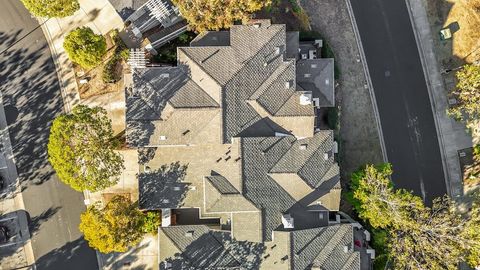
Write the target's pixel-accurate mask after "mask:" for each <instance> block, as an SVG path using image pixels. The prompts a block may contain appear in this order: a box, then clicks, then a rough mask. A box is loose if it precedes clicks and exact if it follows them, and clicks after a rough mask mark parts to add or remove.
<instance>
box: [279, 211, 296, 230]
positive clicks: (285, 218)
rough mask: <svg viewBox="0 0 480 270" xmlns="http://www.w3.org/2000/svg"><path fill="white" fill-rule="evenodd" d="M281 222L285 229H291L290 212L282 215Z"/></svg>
mask: <svg viewBox="0 0 480 270" xmlns="http://www.w3.org/2000/svg"><path fill="white" fill-rule="evenodd" d="M282 224H283V228H285V229H293V228H294V225H293V217H292V216H291V215H290V214H283V215H282Z"/></svg>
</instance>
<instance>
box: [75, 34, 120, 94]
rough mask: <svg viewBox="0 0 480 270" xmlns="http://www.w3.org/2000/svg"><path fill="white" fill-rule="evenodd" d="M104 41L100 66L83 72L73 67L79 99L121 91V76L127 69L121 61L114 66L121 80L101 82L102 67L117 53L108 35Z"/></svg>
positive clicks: (77, 67) (78, 67)
mask: <svg viewBox="0 0 480 270" xmlns="http://www.w3.org/2000/svg"><path fill="white" fill-rule="evenodd" d="M105 39H106V41H107V53H106V54H105V57H104V58H103V61H102V63H101V64H100V65H98V66H97V67H95V68H92V69H90V70H85V69H84V68H82V67H80V66H79V65H76V64H74V65H73V67H74V70H75V75H76V76H75V77H76V80H77V85H78V92H79V94H80V98H81V99H86V98H89V97H92V96H96V95H101V94H105V93H111V92H116V91H120V90H121V89H123V76H122V74H123V73H124V72H125V71H126V69H127V68H128V66H127V64H126V63H125V61H123V60H120V61H118V63H117V64H116V65H115V73H116V74H118V75H119V77H120V78H121V79H120V80H119V81H118V82H116V83H105V82H104V81H103V80H102V72H103V67H104V65H105V64H106V63H107V62H108V61H109V60H110V59H111V58H112V57H114V55H115V53H116V52H117V51H116V48H117V45H116V44H115V42H114V40H113V39H112V37H111V35H110V34H109V33H107V34H106V35H105Z"/></svg>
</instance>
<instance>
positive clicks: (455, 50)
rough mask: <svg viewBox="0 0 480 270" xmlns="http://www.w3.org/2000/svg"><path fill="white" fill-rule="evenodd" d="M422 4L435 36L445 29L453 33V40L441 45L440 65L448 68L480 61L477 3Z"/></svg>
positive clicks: (434, 0) (437, 0)
mask: <svg viewBox="0 0 480 270" xmlns="http://www.w3.org/2000/svg"><path fill="white" fill-rule="evenodd" d="M425 1H426V2H427V7H428V12H429V17H430V23H431V24H432V28H433V30H434V33H438V31H439V30H440V29H441V28H444V27H447V26H450V29H451V30H452V33H453V38H452V40H450V41H445V42H442V44H440V45H441V47H442V51H443V54H444V55H443V57H442V58H444V59H443V60H442V65H443V66H444V67H445V68H449V67H451V66H452V65H461V64H464V63H473V62H474V61H478V60H480V0H425ZM450 43H451V44H450ZM448 54H450V55H448ZM448 57H450V58H451V59H447V58H448Z"/></svg>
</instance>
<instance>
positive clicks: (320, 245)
mask: <svg viewBox="0 0 480 270" xmlns="http://www.w3.org/2000/svg"><path fill="white" fill-rule="evenodd" d="M345 247H347V251H345ZM291 248H292V258H293V259H292V269H294V270H305V269H310V267H312V266H316V267H319V268H320V269H325V270H337V269H346V270H359V269H360V254H359V252H355V251H352V250H353V227H352V225H350V224H342V225H332V226H328V227H322V228H313V229H307V230H299V231H293V232H291Z"/></svg>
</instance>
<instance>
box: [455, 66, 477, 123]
mask: <svg viewBox="0 0 480 270" xmlns="http://www.w3.org/2000/svg"><path fill="white" fill-rule="evenodd" d="M455 75H456V77H457V80H458V83H457V87H456V89H455V90H454V91H453V92H452V94H453V95H454V96H455V97H456V98H457V102H458V104H457V106H455V107H452V108H450V109H449V113H450V114H451V115H453V116H454V117H456V118H457V119H461V120H464V121H466V122H468V121H470V120H479V118H480V66H478V65H465V66H464V67H463V68H462V69H461V70H459V71H457V73H456V74H455Z"/></svg>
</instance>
